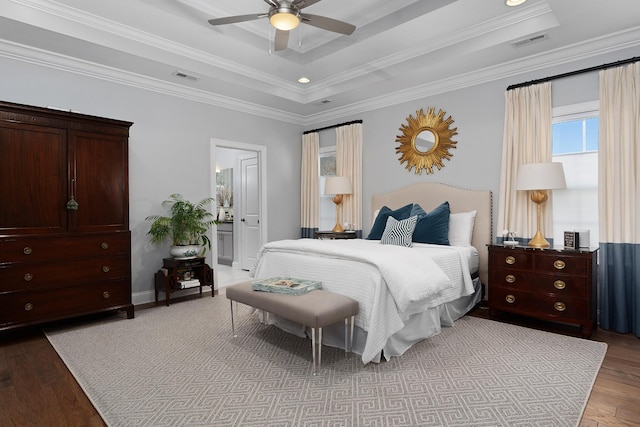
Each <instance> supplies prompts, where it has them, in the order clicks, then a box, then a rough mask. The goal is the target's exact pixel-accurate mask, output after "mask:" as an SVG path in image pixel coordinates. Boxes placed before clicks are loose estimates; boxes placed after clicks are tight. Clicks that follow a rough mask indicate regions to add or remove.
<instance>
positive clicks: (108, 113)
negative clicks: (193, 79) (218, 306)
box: [0, 50, 637, 303]
mask: <svg viewBox="0 0 640 427" xmlns="http://www.w3.org/2000/svg"><path fill="white" fill-rule="evenodd" d="M632 56H637V52H632V51H631V50H627V51H620V52H616V53H611V54H606V55H602V56H600V57H597V58H591V59H589V60H588V61H578V62H574V63H571V64H565V65H562V66H559V67H553V68H549V69H544V70H537V71H535V72H530V73H527V74H523V75H519V76H514V77H510V78H508V79H502V80H498V81H494V82H490V83H484V84H479V85H477V86H473V87H468V88H464V89H460V90H455V91H451V92H449V93H442V94H438V95H434V96H429V97H426V98H424V99H421V100H417V101H412V102H406V103H403V104H400V105H393V106H389V107H387V108H383V109H378V110H373V111H368V112H365V113H362V114H357V115H353V116H350V117H344V118H343V120H339V121H332V122H329V123H316V124H314V125H313V126H309V127H308V128H314V127H321V126H325V125H329V124H334V123H336V122H342V121H348V120H355V119H362V120H364V127H363V129H364V176H363V193H364V194H363V197H364V218H365V220H364V224H365V226H364V228H365V232H367V231H368V229H369V221H368V220H367V218H370V216H371V212H370V205H369V200H370V197H371V195H372V194H374V193H377V192H386V191H390V190H393V189H395V188H398V187H400V186H403V185H407V184H410V183H414V182H422V181H437V182H443V183H447V184H450V185H455V186H459V187H467V188H478V189H491V190H492V191H493V193H494V212H496V211H497V203H498V201H497V192H498V189H499V180H500V176H499V172H500V159H501V150H502V132H503V120H504V92H505V89H506V87H507V86H508V85H510V84H514V83H519V82H523V81H529V80H531V79H536V78H542V77H546V76H549V75H554V74H557V73H561V72H567V71H572V70H575V69H580V68H584V67H587V66H593V65H600V64H603V63H608V62H613V61H616V60H620V59H626V58H629V57H632ZM0 69H2V79H0V98H1V99H3V100H5V101H10V102H18V103H23V104H31V105H38V106H56V107H62V108H66V109H72V110H76V111H79V112H82V113H86V114H92V115H97V116H103V117H111V118H116V119H121V120H128V121H131V122H134V125H133V127H132V129H131V137H130V145H129V153H130V158H129V171H130V172H129V173H130V175H129V181H130V226H131V230H132V238H133V243H132V250H133V256H132V273H133V292H134V302H135V303H140V302H145V301H150V300H151V299H152V294H153V282H152V278H153V274H154V272H155V271H156V270H157V269H158V268H159V267H160V263H161V259H162V258H163V257H164V256H166V254H167V252H168V246H167V247H154V246H151V245H150V244H149V242H148V238H147V236H146V232H147V230H148V223H146V222H145V221H144V218H145V217H146V216H148V215H150V214H154V213H158V212H160V211H161V208H160V203H161V202H162V200H165V199H166V198H167V196H168V195H170V194H172V193H176V192H178V193H182V194H183V195H184V196H185V197H187V198H189V199H197V200H200V199H201V198H204V197H208V196H209V195H211V185H212V179H213V178H212V177H213V174H214V173H215V168H214V167H213V166H212V165H211V164H210V159H211V153H210V140H211V138H217V139H222V140H228V141H235V142H240V143H246V144H256V145H262V146H266V147H267V165H266V167H267V175H268V180H267V181H268V189H267V195H266V196H267V198H268V203H267V208H268V211H269V212H270V215H269V216H268V224H267V229H268V240H278V239H284V238H296V237H298V236H299V228H300V215H299V205H300V196H299V193H300V189H299V176H300V135H301V131H302V130H303V129H301V128H300V127H298V126H295V125H291V124H288V123H282V122H279V121H275V120H269V119H265V118H261V117H255V116H251V115H248V114H244V113H240V112H237V111H232V110H225V109H222V108H218V107H213V106H210V105H207V104H202V103H198V102H194V101H189V100H185V99H181V98H176V97H172V96H169V95H164V94H159V93H155V92H151V91H147V90H144V89H139V88H135V87H131V86H128V85H124V84H120V83H118V82H114V81H106V80H101V79H97V78H91V77H87V76H83V75H79V74H75V73H71V72H67V71H61V70H58V69H54V68H48V67H43V66H39V65H34V64H31V63H27V62H21V61H17V60H12V59H8V58H7V57H0ZM597 88H598V80H597V74H596V73H591V74H589V75H583V76H579V77H573V78H568V79H562V80H557V81H554V83H553V94H554V106H556V105H566V104H571V103H575V102H583V101H589V100H594V99H597V96H598V95H597V93H598V89H597ZM431 106H433V107H436V108H437V109H442V110H444V111H446V113H447V116H448V115H451V116H452V118H453V120H454V123H453V125H452V126H454V127H457V129H458V135H455V137H454V140H456V141H457V142H458V143H457V149H455V150H452V152H453V157H452V159H451V161H450V162H445V167H444V168H443V169H442V170H440V171H436V172H435V173H434V174H433V175H424V174H423V175H416V174H414V173H413V172H409V171H407V170H406V169H405V168H404V166H403V165H400V162H399V161H398V155H397V154H396V153H395V147H396V146H397V143H396V142H395V138H396V135H397V134H398V133H399V127H400V125H401V124H403V123H404V122H405V120H406V118H407V117H408V116H409V115H410V114H415V112H416V110H418V109H420V108H427V107H431ZM327 132H332V131H325V132H322V133H321V140H322V139H323V138H331V137H333V136H328V135H329V134H328V133H327ZM333 138H334V140H335V137H333ZM283 206H287V208H286V209H284V208H283ZM494 230H495V214H494ZM494 235H495V231H494ZM209 257H211V254H209Z"/></svg>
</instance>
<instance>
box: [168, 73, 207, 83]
mask: <svg viewBox="0 0 640 427" xmlns="http://www.w3.org/2000/svg"><path fill="white" fill-rule="evenodd" d="M172 74H173V75H174V76H176V77H180V78H183V79H187V80H191V81H194V82H197V81H198V80H200V77H196V76H192V75H190V74H187V73H183V72H182V71H175V72H173V73H172Z"/></svg>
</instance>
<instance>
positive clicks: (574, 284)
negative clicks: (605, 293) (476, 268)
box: [488, 245, 597, 337]
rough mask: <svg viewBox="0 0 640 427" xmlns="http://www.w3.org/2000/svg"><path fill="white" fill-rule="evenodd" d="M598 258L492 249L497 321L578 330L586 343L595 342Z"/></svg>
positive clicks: (492, 302) (591, 252)
mask: <svg viewBox="0 0 640 427" xmlns="http://www.w3.org/2000/svg"><path fill="white" fill-rule="evenodd" d="M596 253H597V249H584V250H580V251H561V250H556V249H533V248H529V247H515V248H506V247H504V246H497V245H490V246H489V287H488V292H489V309H490V315H491V317H492V318H498V317H500V314H502V313H513V314H518V315H524V316H528V317H532V318H536V319H541V320H548V321H553V322H561V323H565V324H572V325H577V326H579V327H580V332H581V334H582V336H583V337H589V336H591V333H592V331H593V330H594V329H595V327H596V320H597V319H596V283H597V259H596Z"/></svg>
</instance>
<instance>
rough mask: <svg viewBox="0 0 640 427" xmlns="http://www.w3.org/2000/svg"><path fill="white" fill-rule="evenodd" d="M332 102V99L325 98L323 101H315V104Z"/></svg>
mask: <svg viewBox="0 0 640 427" xmlns="http://www.w3.org/2000/svg"><path fill="white" fill-rule="evenodd" d="M330 102H331V100H329V99H323V100H322V101H318V102H314V103H313V105H325V104H328V103H330Z"/></svg>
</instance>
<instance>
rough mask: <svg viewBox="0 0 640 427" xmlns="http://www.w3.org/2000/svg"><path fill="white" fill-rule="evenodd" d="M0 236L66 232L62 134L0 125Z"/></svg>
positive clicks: (42, 128)
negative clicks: (0, 161) (0, 160)
mask: <svg viewBox="0 0 640 427" xmlns="http://www.w3.org/2000/svg"><path fill="white" fill-rule="evenodd" d="M0 158H1V159H2V163H0V235H2V234H5V235H11V234H23V235H24V234H51V233H62V232H65V231H66V228H67V210H66V203H67V186H66V173H67V134H66V131H65V130H64V129H59V128H51V127H46V126H32V125H27V124H22V123H11V122H0Z"/></svg>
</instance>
